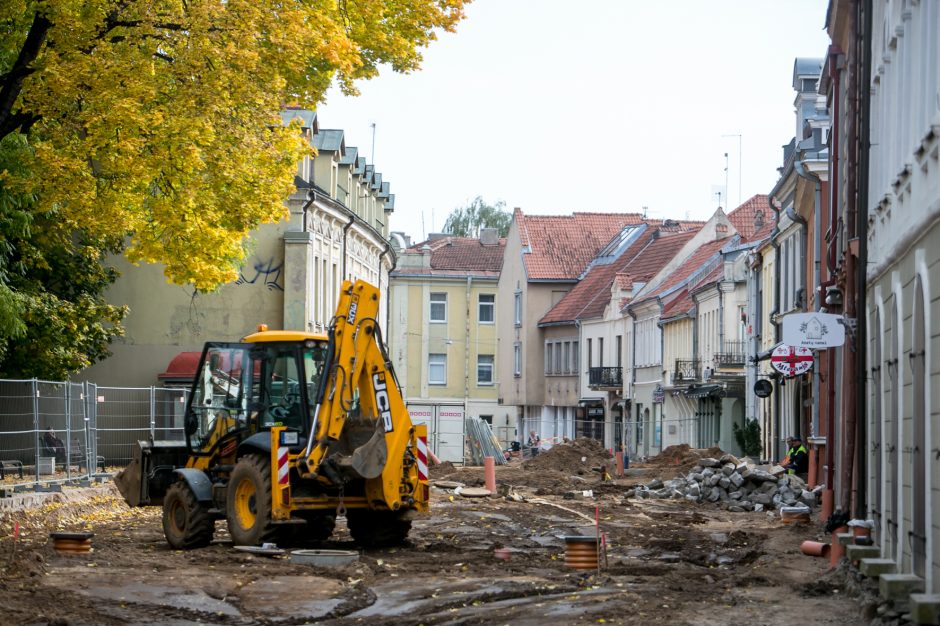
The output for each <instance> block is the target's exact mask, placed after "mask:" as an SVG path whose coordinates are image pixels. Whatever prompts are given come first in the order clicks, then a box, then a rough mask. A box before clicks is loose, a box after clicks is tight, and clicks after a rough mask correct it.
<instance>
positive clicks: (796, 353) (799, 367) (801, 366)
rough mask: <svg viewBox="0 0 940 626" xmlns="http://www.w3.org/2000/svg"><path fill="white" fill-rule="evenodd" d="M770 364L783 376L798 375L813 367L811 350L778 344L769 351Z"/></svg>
mask: <svg viewBox="0 0 940 626" xmlns="http://www.w3.org/2000/svg"><path fill="white" fill-rule="evenodd" d="M770 366H771V367H773V368H774V369H775V370H777V371H778V372H780V373H781V374H783V375H784V376H788V377H790V376H799V375H800V374H805V373H806V372H808V371H810V370H811V369H813V351H812V350H810V349H809V348H801V347H799V346H787V345H779V346H777V347H776V348H774V351H773V352H771V353H770Z"/></svg>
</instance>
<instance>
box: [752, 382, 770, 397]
mask: <svg viewBox="0 0 940 626" xmlns="http://www.w3.org/2000/svg"><path fill="white" fill-rule="evenodd" d="M773 390H774V386H773V385H771V384H770V381H769V380H764V379H761V380H759V381H757V382H756V383H754V395H756V396H757V397H758V398H769V397H770V394H771V393H772V392H773Z"/></svg>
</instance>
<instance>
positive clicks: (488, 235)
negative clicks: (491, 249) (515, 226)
mask: <svg viewBox="0 0 940 626" xmlns="http://www.w3.org/2000/svg"><path fill="white" fill-rule="evenodd" d="M480 244H481V245H484V246H495V245H498V244H499V231H498V230H496V229H495V228H481V229H480Z"/></svg>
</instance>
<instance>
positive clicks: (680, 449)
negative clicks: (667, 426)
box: [642, 443, 725, 472]
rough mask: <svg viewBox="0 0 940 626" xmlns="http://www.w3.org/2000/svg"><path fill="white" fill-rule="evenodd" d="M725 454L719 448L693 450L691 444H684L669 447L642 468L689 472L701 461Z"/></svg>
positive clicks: (650, 459) (648, 460)
mask: <svg viewBox="0 0 940 626" xmlns="http://www.w3.org/2000/svg"><path fill="white" fill-rule="evenodd" d="M724 454H725V452H724V450H722V449H721V448H719V447H718V446H713V447H711V448H692V447H689V444H687V443H683V444H680V445H677V446H669V447H668V448H665V449H664V450H663V451H662V452H660V453H659V454H658V455H656V456H654V457H651V458H649V459H647V461H646V462H645V463H643V464H642V466H645V467H662V468H675V469H676V471H678V472H687V471H688V470H690V469H692V468H693V467H695V465H696V464H697V463H698V461H699V459H704V458H713V459H718V458H721V457H722V456H723V455H724Z"/></svg>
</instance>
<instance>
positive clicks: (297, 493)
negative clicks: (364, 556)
mask: <svg viewBox="0 0 940 626" xmlns="http://www.w3.org/2000/svg"><path fill="white" fill-rule="evenodd" d="M378 310H379V297H378V290H377V289H376V288H375V287H373V286H372V285H369V284H368V283H366V282H363V281H356V282H355V283H352V282H349V281H345V282H344V283H343V286H342V290H341V293H340V299H339V304H338V306H337V308H336V315H335V316H334V318H333V320H332V323H331V324H330V327H329V330H328V332H327V334H326V335H322V334H313V333H306V332H294V331H272V330H267V329H266V328H264V327H259V330H258V332H256V333H254V334H251V335H248V336H247V337H245V338H244V339H243V340H242V341H241V342H238V343H214V342H210V343H207V344H206V346H205V348H204V349H203V353H202V358H201V360H200V364H199V369H198V371H197V374H196V377H195V380H194V382H193V387H192V393H191V394H190V395H189V398H188V402H187V405H186V413H185V432H186V439H185V441H184V442H178V441H153V440H150V441H140V442H138V446H137V447H136V449H135V454H134V458H133V460H132V461H131V463H130V465H128V467H127V468H126V469H125V470H124V471H123V472H121V473H120V474H119V475H118V476H117V477H116V478H115V482H116V483H117V485H118V489H119V490H120V491H121V494H122V495H123V496H124V499H125V500H126V501H127V503H128V504H129V505H130V506H160V505H162V506H163V530H164V534H165V535H166V539H167V542H169V544H170V545H171V546H172V547H173V548H176V549H187V548H197V547H201V546H205V545H208V544H209V542H210V541H211V540H212V536H213V530H214V526H215V521H216V520H217V519H223V518H224V519H225V520H227V522H228V529H229V533H230V534H231V536H232V539H233V540H234V542H235V544H236V545H260V544H262V543H266V542H272V541H274V542H279V543H285V542H290V543H297V542H305V541H321V540H324V539H326V538H328V537H329V536H330V535H331V534H332V532H333V526H334V524H335V521H336V516H337V515H345V516H346V522H347V525H348V527H349V530H350V533H351V534H352V536H353V539H354V540H356V541H357V542H358V543H360V544H362V545H365V546H384V545H394V544H397V543H400V542H402V541H403V540H404V539H405V538H406V537H407V535H408V532H409V530H410V529H411V520H412V518H413V517H414V516H415V515H416V514H419V513H427V511H428V472H427V427H426V426H425V425H414V424H412V423H411V418H410V417H409V415H408V411H407V409H406V408H405V403H404V401H403V400H402V397H401V392H400V390H399V387H398V381H397V380H396V378H395V374H394V371H393V369H392V364H391V362H390V361H389V358H388V355H387V353H386V351H385V347H384V344H383V342H382V337H381V332H380V328H379V326H378V322H377V320H376V316H377V314H378Z"/></svg>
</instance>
